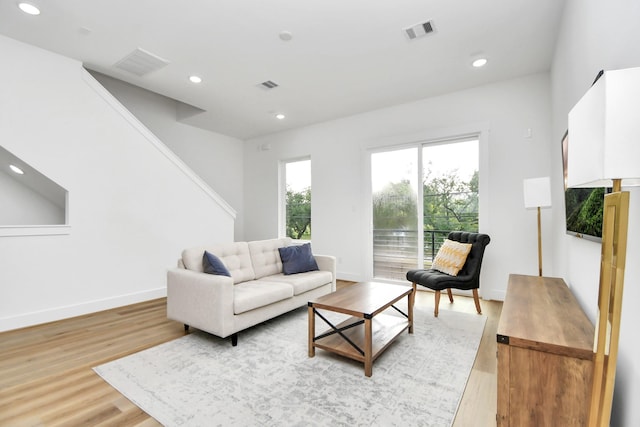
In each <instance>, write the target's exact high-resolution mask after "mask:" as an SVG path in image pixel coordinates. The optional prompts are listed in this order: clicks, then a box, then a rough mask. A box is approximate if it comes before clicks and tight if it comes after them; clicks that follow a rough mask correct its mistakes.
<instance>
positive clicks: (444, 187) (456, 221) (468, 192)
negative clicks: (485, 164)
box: [424, 170, 478, 231]
mask: <svg viewBox="0 0 640 427" xmlns="http://www.w3.org/2000/svg"><path fill="white" fill-rule="evenodd" d="M424 229H425V230H443V231H453V230H464V231H478V171H475V172H474V173H473V175H472V177H471V179H470V180H469V181H468V182H464V181H462V180H461V179H460V177H459V176H458V174H457V171H455V170H454V171H449V172H447V173H445V174H443V175H440V176H436V177H432V176H431V172H430V171H427V174H426V176H425V179H424Z"/></svg>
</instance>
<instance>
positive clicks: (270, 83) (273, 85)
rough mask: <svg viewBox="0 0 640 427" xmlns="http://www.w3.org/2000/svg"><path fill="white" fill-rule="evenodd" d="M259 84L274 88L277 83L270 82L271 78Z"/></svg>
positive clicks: (265, 87)
mask: <svg viewBox="0 0 640 427" xmlns="http://www.w3.org/2000/svg"><path fill="white" fill-rule="evenodd" d="M259 86H260V87H262V88H264V89H274V88H276V87H278V83H276V82H272V81H271V80H267V81H266V82H262V83H260V84H259Z"/></svg>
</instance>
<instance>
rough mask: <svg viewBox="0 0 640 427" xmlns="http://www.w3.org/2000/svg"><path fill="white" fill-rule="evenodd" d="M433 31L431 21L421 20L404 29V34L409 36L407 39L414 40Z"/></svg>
mask: <svg viewBox="0 0 640 427" xmlns="http://www.w3.org/2000/svg"><path fill="white" fill-rule="evenodd" d="M434 31H435V28H434V26H433V21H427V22H422V23H420V24H415V25H412V26H410V27H407V28H405V29H404V32H405V34H406V35H407V37H409V40H414V39H417V38H420V37H424V36H426V35H428V34H431V33H433V32H434Z"/></svg>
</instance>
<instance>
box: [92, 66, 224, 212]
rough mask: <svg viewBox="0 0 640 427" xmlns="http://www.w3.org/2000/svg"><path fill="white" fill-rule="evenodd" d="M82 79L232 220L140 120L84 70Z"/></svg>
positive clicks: (215, 196) (204, 185) (217, 198)
mask: <svg viewBox="0 0 640 427" xmlns="http://www.w3.org/2000/svg"><path fill="white" fill-rule="evenodd" d="M81 73H82V79H83V80H84V82H85V83H86V84H87V85H88V86H89V87H90V88H91V89H93V90H94V91H95V92H96V93H97V94H98V95H100V97H101V98H102V99H104V100H105V101H106V102H107V104H109V105H110V106H111V107H112V108H113V109H114V110H115V111H116V112H117V113H118V114H120V115H121V116H122V117H123V118H124V119H125V120H126V121H127V122H128V123H129V124H130V125H131V126H132V127H133V128H134V129H136V130H137V131H138V132H139V133H140V134H141V135H142V136H143V137H145V138H146V139H147V141H149V142H150V143H151V144H152V145H153V146H154V147H155V148H156V149H157V150H158V151H160V152H161V153H162V154H163V155H164V156H165V157H166V158H167V159H169V161H171V162H172V163H173V164H175V165H176V166H177V167H178V169H180V170H181V171H182V172H183V173H184V174H185V175H186V176H187V177H188V178H189V179H191V180H192V181H193V182H194V183H195V184H196V185H197V186H199V187H200V188H201V189H202V191H204V192H205V193H207V195H208V196H209V197H211V198H212V199H213V200H215V201H216V203H218V204H219V205H220V207H222V208H223V209H224V210H225V211H226V212H227V213H228V214H229V215H230V216H231V217H232V218H233V219H234V220H235V218H236V210H235V209H233V207H231V205H230V204H229V203H227V202H226V200H224V199H223V198H222V197H221V196H220V195H219V194H218V193H216V192H215V191H214V190H213V189H212V188H211V187H210V186H209V184H207V183H206V182H205V181H203V180H202V178H200V177H199V176H198V175H197V174H196V173H195V172H193V170H192V169H191V168H190V167H189V166H187V165H186V164H185V163H184V162H183V161H182V160H181V159H180V158H179V157H178V156H177V155H176V154H175V153H174V152H173V151H171V150H170V149H169V148H168V147H167V146H166V145H164V144H163V143H162V141H160V139H158V137H157V136H155V135H154V134H153V132H151V131H150V130H149V129H148V128H147V127H146V126H145V125H144V124H142V122H140V120H138V119H137V118H136V116H134V115H133V114H132V113H131V112H130V111H129V110H128V109H127V108H126V107H125V106H124V105H122V103H120V101H118V100H117V99H116V97H115V96H113V95H112V94H111V92H109V91H108V90H107V89H105V88H104V86H102V85H101V84H100V82H98V81H97V80H96V79H95V77H93V76H92V75H91V73H89V72H88V71H87V70H86V69H84V68H82V69H81Z"/></svg>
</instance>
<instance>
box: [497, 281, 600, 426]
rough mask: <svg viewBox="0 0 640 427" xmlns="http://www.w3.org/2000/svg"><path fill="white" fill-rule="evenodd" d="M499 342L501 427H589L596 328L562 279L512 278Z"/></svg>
mask: <svg viewBox="0 0 640 427" xmlns="http://www.w3.org/2000/svg"><path fill="white" fill-rule="evenodd" d="M497 339H498V375H497V378H498V414H497V425H498V427H501V426H511V427H521V426H537V427H542V426H585V425H587V421H588V419H589V402H590V396H591V379H592V373H593V339H594V327H593V325H592V323H591V322H590V321H589V319H588V318H587V316H586V315H585V314H584V312H583V311H582V309H581V308H580V305H579V304H578V302H577V301H576V299H575V297H574V296H573V294H572V293H571V291H570V290H569V288H568V287H567V285H566V283H565V282H564V281H563V280H562V279H558V278H551V277H538V276H523V275H517V274H512V275H510V276H509V285H508V288H507V295H506V298H505V301H504V305H503V307H502V314H501V316H500V321H499V323H498V331H497Z"/></svg>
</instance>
